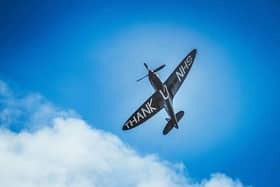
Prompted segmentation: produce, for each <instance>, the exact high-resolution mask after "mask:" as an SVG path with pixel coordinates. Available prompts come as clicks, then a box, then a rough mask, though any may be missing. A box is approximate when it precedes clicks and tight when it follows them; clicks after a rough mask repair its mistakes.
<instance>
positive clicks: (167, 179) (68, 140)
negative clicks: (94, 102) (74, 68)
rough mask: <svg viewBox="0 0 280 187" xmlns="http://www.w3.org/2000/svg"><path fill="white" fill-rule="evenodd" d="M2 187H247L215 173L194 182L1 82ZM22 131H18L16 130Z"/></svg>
mask: <svg viewBox="0 0 280 187" xmlns="http://www.w3.org/2000/svg"><path fill="white" fill-rule="evenodd" d="M0 123H1V124H0V126H1V130H0V186H5V187H18V186H21V187H50V186H52V187H53V186H54V187H66V186H73V187H74V186H77V187H243V186H244V185H243V184H242V183H241V182H240V181H239V180H238V179H231V178H230V177H227V176H226V175H224V174H219V173H218V174H213V175H211V177H210V178H209V179H204V180H202V181H193V180H191V179H190V178H189V177H186V176H184V174H183V169H184V165H183V164H173V163H169V162H167V161H163V160H161V159H160V158H159V157H158V156H156V155H154V154H150V155H145V156H142V155H140V154H139V153H137V152H136V151H134V150H133V148H131V147H129V146H128V145H127V144H125V143H124V142H122V141H121V140H120V139H119V138H118V137H117V136H115V135H113V134H111V133H108V132H104V131H102V130H98V129H95V128H93V127H92V126H90V125H89V124H87V123H86V122H85V121H84V120H82V119H81V118H80V117H79V116H78V115H77V114H76V113H75V112H73V111H71V110H68V111H64V110H61V109H58V108H57V107H55V106H54V105H53V104H51V103H50V102H48V101H46V100H45V99H44V98H43V97H42V96H40V95H39V94H31V95H27V96H22V97H19V96H15V94H14V93H12V91H11V89H10V88H9V87H8V86H7V85H6V84H5V82H3V81H0ZM14 124H17V125H19V126H21V127H17V128H18V129H20V130H19V131H18V132H14V131H12V130H10V129H11V127H13V125H14Z"/></svg>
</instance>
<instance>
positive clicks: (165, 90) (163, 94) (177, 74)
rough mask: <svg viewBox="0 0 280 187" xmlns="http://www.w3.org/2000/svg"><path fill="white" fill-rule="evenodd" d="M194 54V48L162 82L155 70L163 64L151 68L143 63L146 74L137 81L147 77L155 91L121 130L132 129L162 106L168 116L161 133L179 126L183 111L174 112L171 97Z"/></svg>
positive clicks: (189, 66)
mask: <svg viewBox="0 0 280 187" xmlns="http://www.w3.org/2000/svg"><path fill="white" fill-rule="evenodd" d="M195 56H196V49H194V50H192V51H191V52H190V53H189V54H188V55H187V56H186V57H185V58H184V59H183V60H182V62H181V63H180V64H179V65H178V66H177V68H176V69H175V70H174V71H173V72H172V73H171V75H170V76H169V77H168V79H167V80H166V81H165V82H164V83H162V81H161V80H160V79H159V77H158V76H157V74H156V72H157V71H159V70H161V69H162V68H164V67H165V65H161V66H160V67H158V68H156V69H154V70H151V69H149V67H148V65H147V64H146V63H144V66H145V68H146V69H147V71H148V74H147V75H145V76H144V77H142V78H140V79H138V80H137V81H140V80H142V79H144V78H146V77H148V78H149V81H150V83H151V85H152V86H153V88H154V90H155V92H154V94H153V95H152V96H151V97H150V98H148V99H147V100H146V101H145V102H144V103H143V104H142V105H141V106H140V107H139V108H138V109H137V110H136V111H135V112H134V113H133V114H132V116H131V117H130V118H129V119H128V120H127V121H126V122H125V123H124V125H123V128H122V129H123V130H128V129H132V128H134V127H136V126H138V125H140V124H142V123H143V122H145V121H146V120H148V119H149V118H151V117H152V116H154V115H155V114H156V113H157V112H159V111H160V110H161V109H163V108H164V109H165V111H166V112H167V114H168V115H169V117H170V118H169V119H167V125H166V126H165V128H164V129H163V134H164V135H166V134H168V133H169V132H170V131H171V130H172V128H173V127H175V128H177V129H178V128H179V127H178V122H179V121H180V120H181V118H182V117H183V115H184V111H180V112H177V113H176V114H175V113H174V109H173V98H174V96H175V94H176V93H177V91H178V90H179V88H180V87H181V85H182V83H183V82H184V80H185V79H186V76H187V75H188V73H189V71H190V69H191V67H192V64H193V62H194V59H195Z"/></svg>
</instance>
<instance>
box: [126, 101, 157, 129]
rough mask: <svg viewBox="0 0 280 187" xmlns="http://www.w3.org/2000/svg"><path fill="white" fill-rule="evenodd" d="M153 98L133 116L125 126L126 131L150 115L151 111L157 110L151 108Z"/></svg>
mask: <svg viewBox="0 0 280 187" xmlns="http://www.w3.org/2000/svg"><path fill="white" fill-rule="evenodd" d="M152 103H153V98H151V99H150V100H149V101H148V102H147V103H146V104H145V105H144V107H142V108H140V109H139V110H138V112H136V114H135V115H133V116H132V117H131V118H130V119H129V120H128V121H127V123H126V124H125V126H126V127H127V129H129V128H130V127H133V126H135V125H137V123H139V122H140V121H141V120H144V119H145V118H146V117H147V116H148V115H149V114H151V113H152V112H153V111H155V110H157V108H155V107H153V106H152Z"/></svg>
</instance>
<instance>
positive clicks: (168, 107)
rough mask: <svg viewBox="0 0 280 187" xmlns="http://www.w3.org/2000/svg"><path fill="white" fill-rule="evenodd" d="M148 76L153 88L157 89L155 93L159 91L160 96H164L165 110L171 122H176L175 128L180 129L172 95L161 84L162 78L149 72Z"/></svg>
mask: <svg viewBox="0 0 280 187" xmlns="http://www.w3.org/2000/svg"><path fill="white" fill-rule="evenodd" d="M148 76H149V81H150V83H151V85H152V86H153V88H154V89H155V91H158V90H159V92H160V94H161V95H162V97H163V99H164V109H165V111H166V112H167V114H168V115H169V117H170V120H174V122H175V123H174V126H175V127H176V128H178V121H177V118H176V115H175V113H174V109H173V103H172V98H171V97H170V93H169V90H168V88H167V86H166V85H164V84H163V83H162V82H161V80H160V78H159V77H158V76H157V75H156V74H155V73H154V72H152V71H149V74H148Z"/></svg>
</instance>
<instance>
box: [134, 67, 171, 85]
mask: <svg viewBox="0 0 280 187" xmlns="http://www.w3.org/2000/svg"><path fill="white" fill-rule="evenodd" d="M144 66H145V68H146V69H147V70H148V71H151V70H150V69H149V66H148V65H147V64H146V63H144ZM164 67H165V64H163V65H161V66H159V67H158V68H156V69H154V70H153V71H152V72H154V73H155V72H158V71H159V70H161V69H162V68H164ZM146 77H148V74H147V75H145V76H143V77H141V78H140V79H138V80H137V82H139V81H141V80H143V79H144V78H146Z"/></svg>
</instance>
